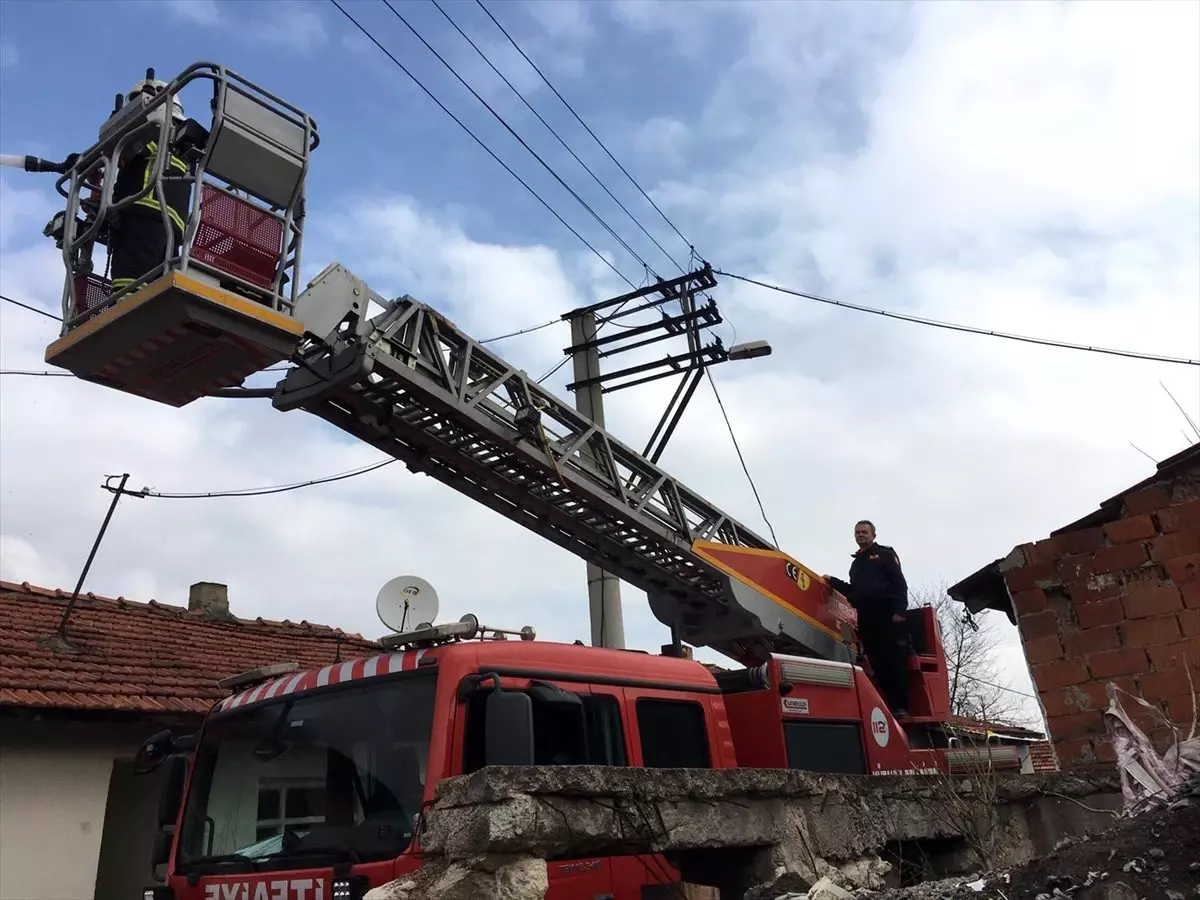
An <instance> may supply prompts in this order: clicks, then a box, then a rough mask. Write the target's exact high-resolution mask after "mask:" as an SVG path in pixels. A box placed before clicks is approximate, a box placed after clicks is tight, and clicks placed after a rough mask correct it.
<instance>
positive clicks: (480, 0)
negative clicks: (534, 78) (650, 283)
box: [475, 0, 695, 253]
mask: <svg viewBox="0 0 1200 900" xmlns="http://www.w3.org/2000/svg"><path fill="white" fill-rule="evenodd" d="M475 2H476V3H477V4H478V5H479V8H480V9H482V10H483V11H484V12H485V13H486V14H487V17H488V18H489V19H491V20H492V22H493V23H495V25H496V27H497V28H499V29H500V31H501V33H502V34H503V35H504V36H505V37H506V38H508V42H509V43H510V44H512V45H513V49H515V50H516V51H517V52H518V53H520V54H521V56H522V58H523V59H524V60H525V62H527V63H529V65H530V66H532V67H533V71H535V72H537V73H538V76H539V77H541V79H542V81H544V82H545V83H546V87H548V88H550V90H551V91H553V92H554V96H555V97H557V98H558V99H559V100H561V101H562V104H563V106H565V107H566V108H567V109H568V110H570V112H571V115H573V116H574V117H575V121H577V122H578V123H579V124H580V125H582V126H583V127H584V130H586V131H587V133H588V134H590V135H591V136H592V139H593V140H595V142H596V143H597V144H599V145H600V149H601V150H603V151H604V152H605V153H606V154H608V158H609V159H611V160H612V161H613V162H614V163H615V164H616V166H617V168H618V169H620V170H621V172H622V174H624V176H625V177H626V178H628V179H629V180H630V182H631V183H632V184H633V186H634V187H635V188H637V189H638V191H640V192H641V195H642V196H643V197H645V198H646V200H647V201H648V202H649V203H650V205H651V206H653V207H654V211H655V212H657V213H658V214H659V215H660V216H662V219H663V221H664V222H666V223H667V225H669V226H670V227H671V230H672V231H674V232H675V233H676V234H677V235H679V239H680V240H681V241H683V242H684V243H685V244H687V246H688V248H689V249H690V250H691V251H692V252H693V253H695V247H694V246H693V245H692V242H691V241H689V240H688V239H687V238H685V237H684V236H683V232H681V231H680V230H679V229H678V228H676V227H675V223H674V222H672V221H671V220H670V219H669V218H667V214H666V213H665V212H663V211H662V210H661V209H660V208H659V206H658V204H657V203H655V202H654V200H653V199H651V197H650V195H649V194H648V193H646V191H645V189H644V188H643V187H642V186H641V185H640V184H638V181H637V179H636V178H634V177H633V176H632V175H630V174H629V172H628V171H627V170H626V168H625V167H624V166H623V165H621V163H620V162H618V161H617V158H616V157H615V156H613V155H612V152H611V151H609V149H608V147H606V146H605V144H604V141H602V140H600V138H599V137H597V136H596V132H594V131H592V129H591V128H589V127H588V124H587V122H585V121H583V119H582V118H580V116H579V113H577V112H575V107H573V106H572V105H571V104H570V103H568V102H567V98H566V97H564V96H563V95H562V94H560V93H559V92H558V88H556V87H555V86H554V85H553V84H551V83H550V79H549V78H547V77H546V73H544V72H543V71H542V70H541V69H540V68H538V65H537V63H535V62H534V61H533V60H532V59H530V58H529V57H528V56H527V55H526V54H525V51H524V50H522V49H521V45H520V44H518V43H517V42H516V41H515V40H514V39H513V36H512V35H511V34H509V33H508V31H507V30H506V29H505V27H504V26H503V25H501V24H500V23H499V22H498V21H497V20H496V17H495V16H493V15H492V12H491V10H489V9H488V8H487V7H486V6H484V5H483V0H475Z"/></svg>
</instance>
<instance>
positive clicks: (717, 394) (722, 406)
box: [704, 367, 779, 549]
mask: <svg viewBox="0 0 1200 900" xmlns="http://www.w3.org/2000/svg"><path fill="white" fill-rule="evenodd" d="M704 374H705V375H706V376H707V377H708V383H709V385H711V386H712V392H713V396H714V397H716V398H717V406H718V407H720V409H721V417H722V418H723V419H724V420H725V427H726V428H727V429H728V430H729V438H730V440H732V441H733V449H734V450H735V451H736V452H737V458H738V462H740V463H741V464H742V471H743V472H745V473H746V480H747V481H749V482H750V490H751V491H753V492H754V499H755V501H756V502H757V503H758V511H759V513H761V514H762V520H763V521H764V522H766V523H767V530H768V531H770V532H771V542H772V543H773V544H774V545H775V547H776V548H777V549H778V547H779V538H777V537H775V529H774V527H772V525H771V520H770V519H768V518H767V511H766V510H765V509H764V508H763V502H762V497H760V496H759V495H758V488H757V487H756V486H755V484H754V479H753V478H751V477H750V469H749V468H747V466H746V458H745V457H744V456H742V448H741V447H740V446H738V439H737V435H736V434H734V432H733V424H732V423H731V422H730V421H729V414H728V413H727V412H725V404H724V402H722V400H721V394H720V392H719V391H718V390H717V383H716V382H715V381H713V377H712V372H711V371H709V369H708V368H707V367H705V369H704Z"/></svg>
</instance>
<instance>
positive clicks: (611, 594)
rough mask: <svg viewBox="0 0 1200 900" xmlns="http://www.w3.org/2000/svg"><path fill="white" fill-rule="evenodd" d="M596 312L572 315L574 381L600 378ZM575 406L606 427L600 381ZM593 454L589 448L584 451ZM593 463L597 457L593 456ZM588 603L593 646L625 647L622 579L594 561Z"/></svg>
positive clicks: (589, 569) (589, 572) (580, 392)
mask: <svg viewBox="0 0 1200 900" xmlns="http://www.w3.org/2000/svg"><path fill="white" fill-rule="evenodd" d="M595 340H596V313H595V312H594V311H592V310H580V311H579V314H578V315H576V316H572V317H571V346H573V347H578V348H580V349H578V350H576V351H575V352H574V353H573V354H572V359H571V362H572V364H573V365H574V367H575V381H586V380H588V379H599V377H600V352H599V350H597V349H596V346H595ZM575 408H576V409H577V410H579V412H581V413H582V414H583V415H585V416H587V417H588V418H589V419H591V420H592V421H593V422H595V423H596V424H597V425H599V426H600V427H601V428H604V389H603V387H602V386H601V384H600V382H599V381H598V380H597V381H594V382H593V383H591V384H588V385H585V386H583V387H580V388H578V389H577V390H576V391H575ZM583 452H584V453H587V454H588V455H589V456H591V453H590V450H588V449H585V450H584V451H583ZM592 460H593V462H594V461H595V458H594V457H592ZM587 584H588V605H589V606H590V608H591V614H592V646H593V647H616V648H617V649H620V650H624V649H625V620H624V617H623V615H622V613H621V580H620V579H619V578H617V576H616V575H613V574H612V573H611V572H605V571H604V570H603V569H601V568H600V567H599V566H597V565H595V564H594V563H590V562H589V563H588V564H587Z"/></svg>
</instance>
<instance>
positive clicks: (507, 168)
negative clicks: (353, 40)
mask: <svg viewBox="0 0 1200 900" xmlns="http://www.w3.org/2000/svg"><path fill="white" fill-rule="evenodd" d="M329 2H330V3H332V4H333V5H334V6H335V7H337V9H338V12H340V13H341V14H342V15H343V16H345V17H346V18H347V19H349V20H350V22H351V23H352V24H353V25H354V27H355V28H357V29H358V30H359V31H361V32H362V33H363V36H364V37H366V39H367V40H369V41H370V42H371V43H372V44H374V45H375V46H376V47H378V48H379V50H380V51H381V52H382V53H383V54H384V55H385V56H386V57H387V58H388V59H390V60H391V61H392V62H393V63H395V64H396V66H397V67H398V68H399V69H400V71H402V72H403V73H404V74H405V75H407V76H408V77H409V78H410V79H411V80H412V82H413V83H414V84H415V85H416V86H417V87H419V88H420V89H421V90H422V91H424V92H425V95H426V96H427V97H429V99H430V100H432V101H433V102H434V103H436V104H437V105H438V107H439V108H440V109H441V110H442V112H444V113H445V114H446V115H448V116H449V117H450V118H451V119H453V120H454V122H455V123H456V124H457V125H458V126H459V127H460V128H461V129H462V130H463V131H465V132H466V133H467V134H468V135H470V136H471V139H472V140H473V141H475V143H477V144H478V145H479V146H480V147H482V148H483V149H484V151H485V152H486V153H487V154H488V156H490V157H491V158H492V159H494V160H495V161H496V162H498V163H499V164H500V165H501V166H503V167H504V170H505V171H506V172H508V174H509V175H511V176H512V177H513V178H515V179H516V180H517V181H518V182H520V184H521V186H522V187H523V188H525V190H527V191H529V193H531V194H532V195H533V196H534V198H535V199H536V200H537V201H538V202H539V203H541V204H542V206H544V207H546V209H547V210H548V211H549V212H550V214H551V215H552V216H554V218H556V219H558V221H559V222H561V223H562V225H563V227H565V228H566V229H567V230H568V231H570V232H571V234H573V235H575V237H577V238H578V239H579V240H580V242H581V243H582V244H583V245H584V246H585V247H587V248H588V249H589V250H590V251H592V253H594V254H595V255H596V258H597V259H599V260H600V261H601V262H602V263H604V264H605V265H606V266H608V267H609V268H610V269H612V270H613V271H614V272H615V273H616V274H617V276H618V277H619V278H620V279H621V280H622V281H624V282H625V283H626V284H628V285H629V286H630V287H633V282H631V281H630V280H629V279H628V278H626V277H625V275H624V273H622V272H621V270H620V269H618V268H617V267H616V266H614V265H613V264H612V263H611V262H609V260H608V258H607V257H605V256H604V254H602V253H601V252H600V251H599V250H597V249H596V248H595V247H593V246H592V245H591V243H589V242H588V239H587V238H585V237H584V236H583V235H581V234H580V233H579V232H578V231H576V230H575V229H574V228H573V227H572V226H571V225H570V223H568V222H567V220H566V219H564V218H563V217H562V216H560V215H559V214H558V212H556V211H555V209H554V207H552V206H551V205H550V204H549V203H547V202H546V201H545V200H544V199H542V196H541V194H539V193H538V192H537V191H535V190H534V189H533V188H532V187H530V186H529V183H528V182H527V181H525V179H524V178H522V177H521V176H520V175H518V174H517V173H516V172H514V171H513V170H512V167H510V166H509V165H508V163H506V162H505V161H504V160H502V159H501V158H500V157H499V156H497V155H496V153H495V152H494V151H493V150H492V148H491V147H489V146H488V145H487V144H485V143H484V142H483V141H482V140H480V138H479V136H478V135H476V134H475V132H473V131H472V130H471V129H470V127H468V126H467V125H466V124H465V123H464V122H463V121H462V119H460V118H459V117H458V116H456V115H455V114H454V113H453V112H451V111H450V109H449V108H448V107H447V106H446V104H444V103H442V101H441V100H439V99H438V98H437V97H436V96H435V95H434V93H433V92H432V91H431V90H429V88H427V87H425V85H424V83H422V81H421V80H420V79H419V78H417V76H416V75H414V74H413V73H412V72H410V71H409V70H408V68H407V67H406V66H405V65H404V63H402V62H400V60H398V59H397V58H396V57H395V56H394V55H393V54H392V52H391V51H390V50H388V49H387V48H386V47H384V46H383V44H381V43H379V41H378V40H376V39H375V36H374V35H373V34H371V32H369V31H367V29H366V28H364V27H363V26H362V25H361V24H359V22H358V20H357V19H355V18H354V16H352V15H350V13H348V12H346V10H345V9H344V8H343V7H342V5H341V4H340V3H339V2H338V0H329Z"/></svg>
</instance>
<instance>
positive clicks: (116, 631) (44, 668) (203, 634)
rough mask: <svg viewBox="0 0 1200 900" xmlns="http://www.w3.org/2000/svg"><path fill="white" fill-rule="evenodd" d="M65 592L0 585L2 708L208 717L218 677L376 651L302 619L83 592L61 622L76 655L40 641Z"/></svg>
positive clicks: (219, 693) (49, 631)
mask: <svg viewBox="0 0 1200 900" xmlns="http://www.w3.org/2000/svg"><path fill="white" fill-rule="evenodd" d="M69 596H70V594H69V593H67V592H64V591H61V590H48V589H46V588H40V587H34V586H32V585H30V584H28V583H27V582H26V583H24V584H14V583H12V582H7V581H0V623H3V624H2V626H0V706H17V707H42V708H57V709H86V710H109V711H125V712H128V711H136V712H155V713H162V712H174V713H205V712H207V711H208V709H209V708H210V707H211V706H212V704H213V702H215V701H216V700H219V699H221V698H222V697H225V696H227V695H228V691H225V690H222V689H221V688H219V687H217V681H218V680H219V679H221V678H225V677H227V676H229V675H233V674H235V673H237V672H244V671H246V670H248V669H253V668H256V667H258V666H262V665H268V664H270V663H276V662H291V661H295V662H297V663H299V664H300V666H301V668H307V667H314V666H324V665H328V664H329V663H332V662H336V661H337V660H339V659H342V660H345V659H353V658H354V657H356V656H362V655H364V654H369V653H373V652H374V653H377V652H378V645H376V644H374V643H373V642H371V641H367V640H364V639H363V638H362V637H361V636H360V635H357V634H347V633H345V632H343V631H341V630H340V629H335V628H330V627H328V626H325V625H312V624H310V623H308V622H300V623H298V624H297V623H293V622H288V621H283V622H272V621H266V620H263V619H230V620H228V621H214V620H211V619H205V618H203V617H202V616H201V615H199V614H197V613H191V612H188V610H187V609H186V608H183V607H179V606H169V605H167V604H164V603H159V602H157V601H155V600H151V601H150V602H149V603H136V602H132V601H129V600H126V599H125V598H123V597H118V598H116V599H115V600H113V599H110V598H107V597H97V596H96V595H94V594H90V593H88V594H83V595H81V596H80V598H79V600H78V602H77V603H76V605H75V609H74V611H73V612H72V614H71V617H70V620H69V621H68V624H67V634H68V636H69V637H70V639H71V642H72V643H73V644H74V645H75V647H76V648H77V652H74V653H70V652H63V651H62V650H55V649H53V648H51V647H47V646H45V645H44V639H45V638H47V637H49V636H51V635H53V634H54V632H55V630H56V629H57V628H58V623H59V620H60V619H61V618H62V614H63V611H64V609H65V608H66V603H67V599H68V598H69Z"/></svg>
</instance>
